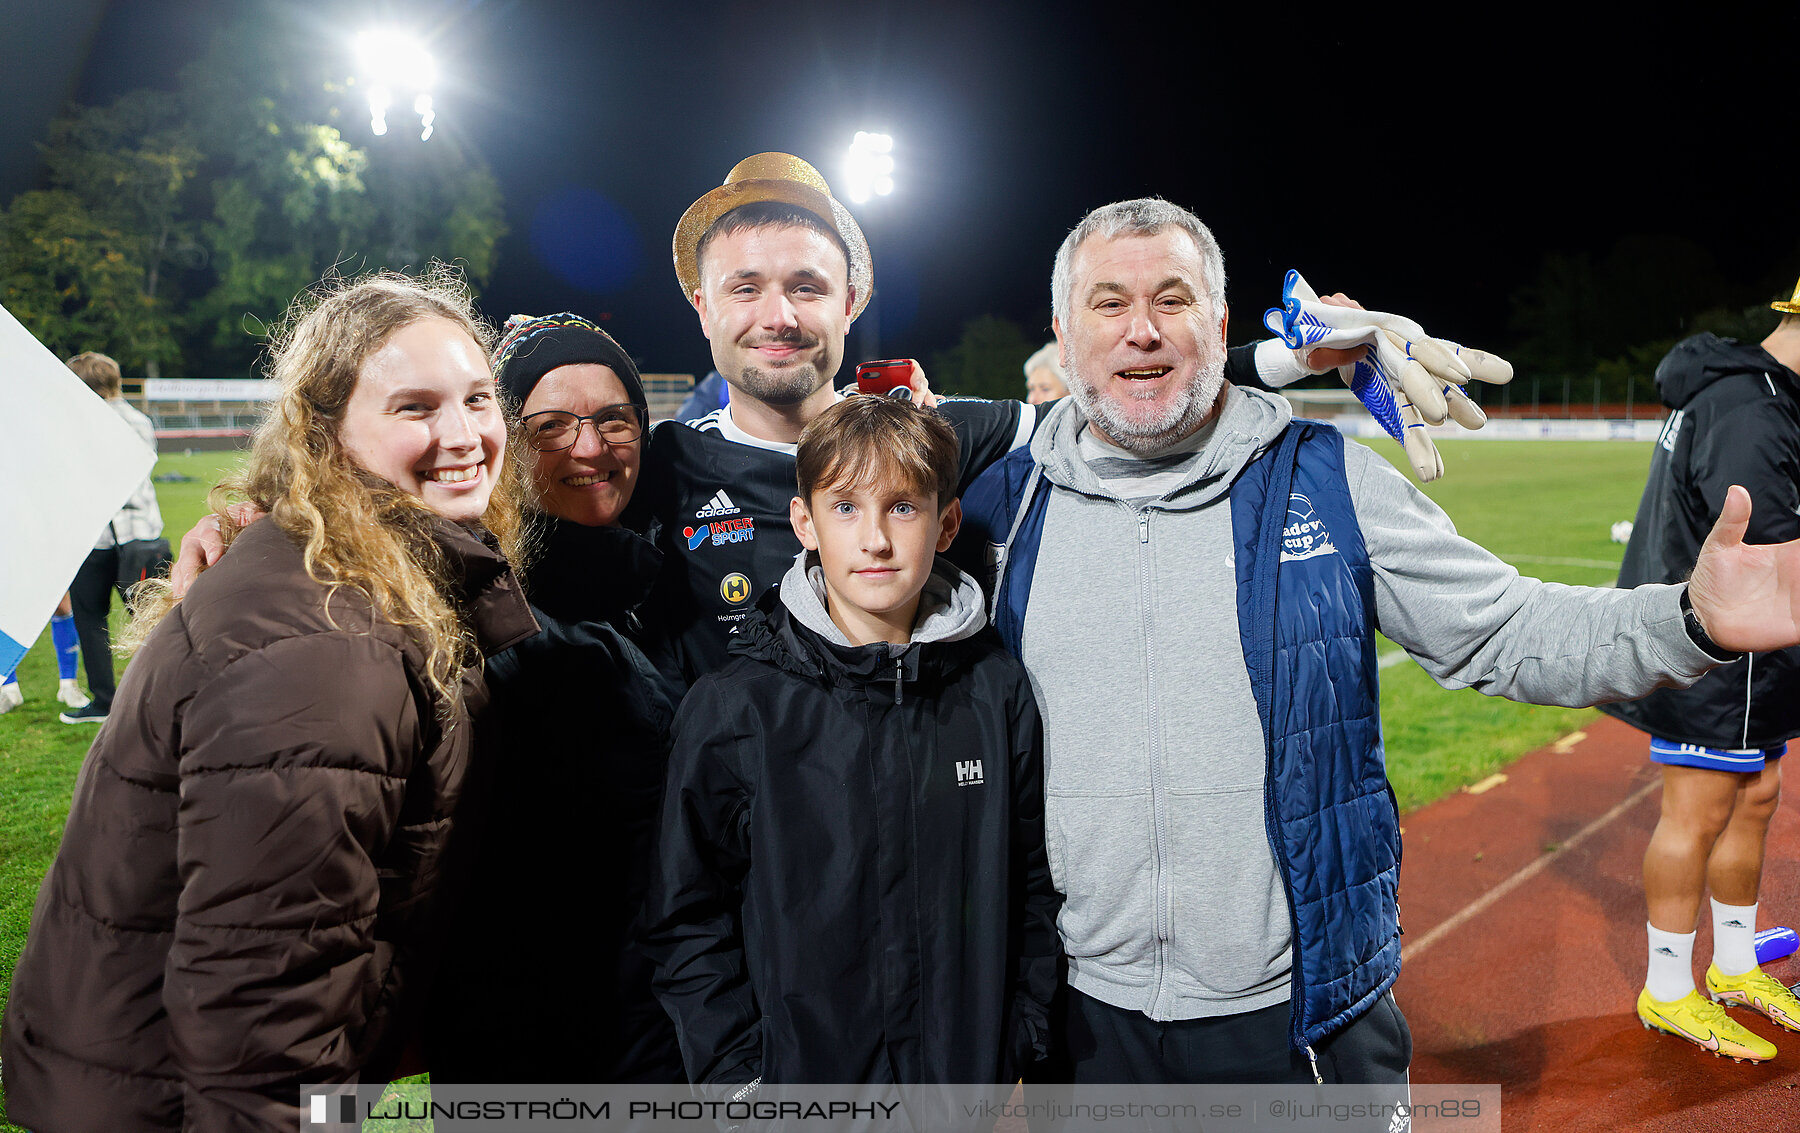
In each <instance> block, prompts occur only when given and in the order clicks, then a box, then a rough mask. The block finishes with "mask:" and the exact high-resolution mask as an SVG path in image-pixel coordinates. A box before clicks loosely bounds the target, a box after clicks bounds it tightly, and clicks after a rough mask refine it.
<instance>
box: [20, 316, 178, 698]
mask: <svg viewBox="0 0 1800 1133" xmlns="http://www.w3.org/2000/svg"><path fill="white" fill-rule="evenodd" d="M155 464H156V454H155V453H154V452H152V451H150V450H149V449H147V448H145V447H144V442H143V440H142V439H141V438H140V437H139V436H138V435H137V434H136V433H135V432H133V431H132V428H131V426H130V425H127V424H126V423H125V421H124V420H123V419H122V418H121V417H120V416H119V415H118V414H117V413H115V412H113V411H112V409H111V408H109V407H108V406H107V404H106V402H105V401H103V400H102V399H101V398H99V397H97V396H95V394H94V392H93V391H92V390H90V389H88V387H87V385H86V383H84V382H83V381H82V380H81V379H80V378H78V377H76V376H75V374H74V372H73V371H71V370H70V369H69V368H68V367H67V366H65V365H63V364H62V362H61V361H60V360H59V359H58V358H57V357H56V355H54V354H52V353H50V351H48V350H46V349H45V348H44V346H43V344H42V343H40V342H38V340H37V339H35V338H33V337H32V336H31V332H30V331H28V330H26V329H25V328H24V327H23V326H20V325H19V320H17V319H15V318H13V317H12V314H11V313H10V312H8V311H7V310H6V308H4V307H0V672H6V671H8V670H10V669H11V668H12V667H13V666H14V665H16V664H18V661H19V658H20V657H23V656H24V655H25V650H26V648H27V647H29V646H30V645H31V643H32V641H33V640H35V639H36V638H37V635H38V634H39V633H41V632H42V631H43V628H44V626H45V625H46V624H47V623H48V622H49V621H50V615H51V614H52V613H54V612H55V610H56V603H57V602H58V601H59V600H61V598H62V595H63V591H65V590H67V589H68V588H69V581H70V580H71V579H73V578H74V577H75V571H76V570H77V569H78V568H79V567H80V566H81V563H82V560H84V559H86V558H87V554H88V552H89V551H91V550H93V549H94V540H96V539H98V538H99V537H100V532H101V531H102V530H103V529H104V528H105V527H106V524H107V521H109V520H110V519H112V517H113V515H114V514H115V513H117V512H118V510H119V508H121V507H123V506H124V504H125V501H126V500H128V499H130V498H131V493H132V491H133V490H134V489H135V488H136V487H137V486H138V485H139V484H141V483H142V482H143V480H144V477H146V476H148V475H150V469H151V468H152V467H153V466H154V465H155Z"/></svg>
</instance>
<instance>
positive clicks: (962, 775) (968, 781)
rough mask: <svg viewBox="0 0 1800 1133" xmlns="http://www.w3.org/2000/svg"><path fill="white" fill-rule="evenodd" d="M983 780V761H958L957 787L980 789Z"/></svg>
mask: <svg viewBox="0 0 1800 1133" xmlns="http://www.w3.org/2000/svg"><path fill="white" fill-rule="evenodd" d="M982 782H983V779H982V778H981V760H979V759H959V760H957V761H956V785H957V786H959V787H979V786H981V784H982Z"/></svg>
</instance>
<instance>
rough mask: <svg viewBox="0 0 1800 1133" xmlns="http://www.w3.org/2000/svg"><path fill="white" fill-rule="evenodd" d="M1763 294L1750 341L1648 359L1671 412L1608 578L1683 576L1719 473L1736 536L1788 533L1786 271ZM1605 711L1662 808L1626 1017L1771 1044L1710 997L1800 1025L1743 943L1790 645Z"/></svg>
mask: <svg viewBox="0 0 1800 1133" xmlns="http://www.w3.org/2000/svg"><path fill="white" fill-rule="evenodd" d="M1770 306H1771V307H1773V308H1774V309H1775V310H1776V311H1779V312H1781V321H1780V323H1778V324H1777V325H1776V327H1775V330H1774V331H1773V332H1772V333H1771V334H1770V335H1769V336H1768V337H1767V338H1765V339H1763V340H1762V342H1761V343H1760V344H1752V343H1740V342H1736V341H1733V340H1732V339H1729V338H1720V337H1718V336H1716V335H1712V334H1698V335H1695V336H1693V337H1692V338H1688V339H1685V340H1684V341H1682V342H1680V343H1679V344H1677V345H1676V347H1675V349H1673V350H1671V351H1670V352H1669V354H1668V357H1666V358H1664V359H1663V360H1662V362H1661V364H1660V365H1658V366H1657V368H1656V385H1657V388H1658V389H1659V390H1660V391H1661V394H1662V400H1663V403H1664V404H1665V405H1667V406H1668V407H1669V410H1670V412H1669V418H1668V421H1667V423H1666V424H1664V426H1663V430H1662V436H1661V438H1660V439H1659V440H1658V442H1657V446H1656V448H1655V449H1654V450H1653V453H1652V456H1651V460H1650V478H1649V482H1648V484H1647V485H1646V486H1645V488H1644V497H1643V500H1642V502H1641V503H1640V504H1639V505H1638V512H1637V519H1636V520H1635V522H1634V524H1633V527H1632V532H1631V541H1630V544H1629V546H1627V547H1626V549H1625V561H1624V564H1623V566H1622V567H1621V568H1620V571H1619V585H1620V586H1623V587H1633V586H1639V585H1643V584H1645V583H1655V582H1679V581H1681V580H1683V579H1685V578H1686V577H1687V576H1688V574H1689V572H1690V571H1692V570H1693V569H1694V559H1695V557H1696V556H1697V555H1698V554H1699V552H1700V547H1701V544H1702V543H1704V542H1705V540H1706V536H1707V532H1708V531H1710V530H1711V529H1712V524H1713V521H1714V520H1715V519H1717V518H1718V515H1719V510H1720V508H1722V507H1723V506H1724V502H1725V492H1726V489H1727V488H1729V487H1730V486H1731V485H1733V484H1742V485H1743V486H1744V487H1746V488H1748V489H1749V491H1750V496H1751V499H1752V501H1753V502H1754V508H1753V510H1752V511H1751V514H1750V528H1749V532H1748V534H1747V535H1746V536H1745V541H1746V542H1749V543H1779V542H1783V541H1786V540H1789V539H1794V538H1797V537H1800V286H1797V287H1796V288H1795V291H1794V296H1793V298H1792V299H1789V300H1786V301H1781V302H1776V303H1772V304H1770ZM1604 711H1606V712H1607V713H1608V714H1610V715H1613V716H1617V717H1618V718H1619V719H1621V720H1623V721H1625V722H1626V723H1628V724H1631V725H1633V726H1634V727H1637V728H1641V729H1643V730H1644V731H1645V732H1648V733H1649V734H1650V737H1651V738H1650V758H1651V759H1652V760H1653V761H1654V762H1656V763H1658V764H1660V765H1661V767H1662V780H1663V792H1662V815H1661V817H1660V818H1659V819H1658V821H1657V824H1656V830H1655V832H1654V833H1652V834H1651V836H1650V845H1649V848H1648V849H1647V850H1645V852H1644V896H1645V898H1646V902H1647V904H1648V906H1649V922H1648V925H1647V934H1648V937H1649V967H1648V972H1647V976H1646V979H1645V982H1644V990H1643V992H1642V993H1640V995H1639V996H1638V1002H1637V1010H1638V1016H1639V1018H1640V1019H1642V1020H1643V1022H1644V1025H1645V1026H1647V1027H1653V1028H1655V1029H1657V1030H1661V1031H1665V1032H1668V1033H1670V1034H1674V1035H1678V1036H1680V1037H1682V1038H1686V1039H1688V1040H1690V1041H1692V1042H1695V1043H1698V1044H1700V1045H1701V1046H1702V1047H1704V1048H1706V1049H1709V1050H1711V1051H1712V1052H1713V1053H1716V1054H1725V1055H1730V1056H1732V1057H1734V1058H1740V1059H1746V1060H1754V1061H1761V1060H1763V1059H1768V1058H1773V1057H1774V1056H1775V1046H1774V1044H1773V1043H1771V1042H1769V1041H1768V1040H1767V1039H1766V1038H1765V1037H1763V1036H1762V1035H1759V1034H1757V1033H1755V1032H1752V1031H1751V1030H1749V1029H1748V1028H1746V1027H1744V1026H1742V1025H1741V1024H1740V1023H1739V1022H1738V1021H1737V1019H1735V1018H1733V1017H1731V1016H1729V1015H1727V1014H1726V1013H1725V1011H1724V1009H1723V1008H1722V1007H1721V1006H1720V1004H1724V1005H1728V1006H1732V1007H1740V1008H1744V1009H1746V1010H1748V1011H1755V1012H1759V1013H1761V1014H1763V1015H1765V1016H1767V1017H1768V1018H1769V1019H1770V1020H1771V1021H1772V1022H1773V1023H1775V1024H1776V1025H1777V1026H1779V1027H1781V1028H1784V1029H1786V1030H1789V1031H1800V1002H1797V1001H1796V1000H1795V998H1794V995H1793V993H1792V992H1790V991H1789V990H1788V989H1787V988H1785V987H1783V986H1782V984H1781V981H1779V980H1777V979H1775V978H1774V977H1773V976H1770V975H1767V974H1765V973H1764V972H1763V971H1762V969H1761V968H1760V967H1759V966H1758V965H1757V961H1756V950H1755V944H1754V937H1755V934H1756V917H1757V890H1758V887H1759V884H1760V882H1761V878H1762V865H1763V842H1764V838H1765V837H1766V836H1767V834H1768V829H1769V820H1770V818H1771V816H1772V815H1773V814H1774V813H1775V807H1776V805H1777V803H1779V802H1780V799H1781V759H1780V757H1781V755H1782V754H1783V753H1784V752H1785V751H1786V750H1787V744H1788V741H1789V740H1791V739H1793V738H1794V737H1796V736H1800V648H1796V649H1780V650H1776V651H1774V652H1769V653H1755V654H1750V655H1738V656H1737V658H1736V660H1734V661H1732V662H1731V663H1729V664H1725V665H1721V666H1719V667H1718V668H1716V669H1714V670H1713V671H1712V672H1711V673H1709V674H1707V675H1706V676H1704V677H1702V678H1700V680H1699V681H1698V682H1697V683H1696V684H1695V685H1694V686H1693V687H1691V688H1687V689H1660V690H1658V691H1656V692H1653V693H1651V694H1650V695H1649V696H1646V697H1644V698H1643V699H1642V700H1635V701H1628V702H1624V703H1620V704H1613V705H1607V706H1605V708H1604ZM1708 891H1710V893H1711V901H1710V904H1711V909H1712V925H1713V955H1712V963H1711V965H1710V966H1709V967H1708V968H1707V971H1706V975H1705V978H1704V984H1705V986H1704V989H1702V988H1700V987H1697V986H1696V984H1695V980H1694V970H1693V949H1694V939H1695V936H1696V931H1695V930H1696V925H1697V923H1698V919H1699V916H1700V908H1701V901H1700V898H1701V895H1702V894H1703V893H1707V892H1708ZM1738 1014H1740V1015H1741V1014H1743V1012H1739V1013H1738ZM1715 1037H1716V1039H1717V1042H1716V1043H1713V1042H1712V1041H1711V1040H1712V1039H1713V1038H1715Z"/></svg>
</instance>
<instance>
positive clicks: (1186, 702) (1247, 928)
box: [1003, 386, 1716, 1020]
mask: <svg viewBox="0 0 1800 1133" xmlns="http://www.w3.org/2000/svg"><path fill="white" fill-rule="evenodd" d="M1291 417H1292V411H1291V410H1290V409H1289V407H1288V404H1287V402H1286V400H1285V399H1283V398H1281V397H1279V396H1276V395H1272V394H1264V393H1261V392H1258V391H1254V390H1245V389H1241V388H1238V387H1235V386H1227V387H1226V396H1225V399H1224V401H1223V402H1222V409H1221V411H1220V413H1219V414H1218V415H1217V416H1216V417H1215V419H1214V420H1213V421H1212V422H1210V423H1209V424H1208V425H1207V426H1206V430H1207V431H1208V433H1207V435H1206V436H1205V437H1204V444H1203V447H1202V448H1201V449H1200V451H1199V453H1198V455H1197V457H1194V458H1193V459H1192V460H1191V461H1189V462H1187V464H1186V471H1185V475H1184V476H1182V477H1181V478H1180V482H1179V483H1178V484H1176V486H1174V487H1172V488H1170V489H1168V490H1166V491H1164V492H1163V493H1162V494H1161V495H1160V496H1159V497H1157V498H1153V499H1149V500H1138V501H1136V502H1130V501H1127V500H1126V499H1124V498H1121V496H1120V495H1118V494H1116V493H1115V492H1114V491H1113V490H1111V489H1110V488H1109V487H1108V485H1107V483H1106V482H1103V479H1102V476H1103V475H1104V474H1109V473H1111V472H1117V471H1119V470H1120V469H1122V468H1124V467H1126V465H1125V464H1115V463H1114V462H1113V460H1112V458H1111V457H1109V456H1107V455H1102V454H1099V453H1096V452H1095V442H1094V441H1092V440H1090V441H1088V443H1087V451H1086V452H1084V451H1083V444H1082V433H1083V431H1084V430H1085V428H1086V422H1085V419H1084V417H1083V416H1082V414H1081V412H1080V410H1079V408H1078V407H1077V406H1076V405H1075V404H1074V399H1072V398H1071V399H1068V400H1065V401H1064V402H1062V403H1061V404H1059V405H1058V406H1057V408H1056V409H1055V410H1054V411H1052V412H1051V414H1050V415H1049V417H1048V418H1047V419H1046V421H1045V422H1044V424H1043V425H1042V426H1041V427H1040V428H1039V430H1038V432H1037V436H1036V437H1035V438H1034V439H1033V441H1032V455H1033V457H1034V458H1035V460H1036V462H1037V463H1038V464H1039V465H1040V466H1041V468H1042V474H1043V477H1044V479H1045V481H1046V484H1045V485H1040V486H1039V489H1038V490H1040V491H1041V490H1046V489H1047V490H1049V491H1051V492H1052V493H1053V494H1052V496H1051V499H1050V503H1049V507H1048V510H1047V513H1046V515H1045V519H1044V531H1043V536H1042V542H1041V545H1040V547H1039V550H1038V558H1037V565H1036V569H1035V572H1034V574H1033V577H1032V580H1031V591H1030V605H1029V607H1028V609H1027V611H1026V616H1025V622H1024V627H1023V660H1024V661H1025V665H1026V668H1027V669H1028V671H1029V672H1030V674H1031V679H1032V684H1033V690H1034V691H1035V692H1036V694H1037V699H1038V704H1039V706H1040V708H1041V710H1042V713H1043V718H1044V728H1045V749H1044V775H1045V795H1046V833H1047V840H1048V845H1049V853H1050V863H1051V868H1052V870H1053V871H1054V873H1055V878H1056V886H1057V888H1058V889H1059V890H1061V891H1062V892H1063V893H1064V894H1065V896H1066V902H1065V904H1064V906H1063V909H1062V913H1061V915H1060V918H1059V921H1058V927H1059V929H1060V931H1061V935H1062V939H1063V945H1064V948H1065V950H1066V951H1067V953H1068V956H1069V981H1070V983H1071V984H1072V985H1073V986H1074V987H1076V988H1077V989H1078V990H1080V991H1082V992H1084V993H1086V994H1088V995H1091V996H1093V997H1094V998H1096V999H1099V1000H1102V1001H1103V1002H1106V1003H1110V1004H1112V1005H1113V1006H1116V1007H1120V1008H1125V1009H1129V1010H1134V1011H1142V1012H1144V1013H1145V1014H1147V1015H1149V1016H1150V1017H1151V1018H1154V1019H1159V1020H1170V1019H1190V1018H1200V1017H1206V1016H1218V1015H1228V1014H1238V1013H1242V1012H1247V1011H1254V1010H1258V1009H1261V1008H1264V1007H1268V1006H1271V1005H1273V1004H1276V1003H1280V1002H1283V1001H1285V1000H1287V999H1288V998H1289V993H1290V986H1289V970H1290V968H1291V953H1290V945H1291V930H1290V923H1291V922H1290V918H1289V913H1288V896H1287V894H1286V892H1285V891H1284V889H1283V885H1282V881H1281V877H1280V874H1279V872H1278V870H1277V867H1276V864H1275V861H1274V856H1273V852H1272V850H1271V848H1270V846H1269V843H1268V835H1267V828H1266V826H1265V823H1264V816H1263V794H1264V789H1265V786H1264V779H1265V769H1266V763H1267V756H1266V749H1265V742H1264V737H1263V732H1262V725H1261V722H1260V720H1259V719H1258V716H1257V710H1256V702H1255V700H1254V698H1253V696H1252V693H1251V689H1250V681H1249V676H1248V673H1247V671H1246V669H1245V666H1244V659H1243V649H1242V645H1241V642H1240V639H1239V631H1238V617H1237V608H1236V600H1237V599H1236V596H1237V585H1236V577H1235V564H1234V562H1233V554H1232V540H1231V508H1230V503H1229V496H1230V492H1231V486H1232V484H1233V482H1234V481H1235V480H1236V479H1237V477H1238V476H1239V475H1240V474H1241V473H1242V472H1243V470H1244V469H1245V468H1246V467H1247V466H1248V465H1249V464H1250V463H1251V462H1252V461H1254V460H1256V459H1258V458H1260V457H1261V456H1262V455H1263V453H1264V451H1265V450H1266V449H1268V448H1269V447H1271V446H1272V445H1273V443H1274V442H1275V440H1276V438H1278V437H1279V436H1280V434H1281V432H1282V430H1283V429H1285V428H1286V427H1287V424H1288V422H1289V420H1290V419H1291ZM1344 447H1345V465H1346V476H1347V479H1348V481H1349V489H1350V495H1351V500H1352V502H1353V506H1354V507H1355V510H1356V515H1357V520H1358V522H1359V525H1360V526H1361V528H1362V533H1363V537H1364V540H1365V542H1366V545H1367V548H1368V553H1369V558H1370V561H1371V564H1372V566H1373V571H1374V579H1375V607H1376V619H1377V624H1378V626H1379V628H1380V629H1381V631H1382V632H1383V633H1384V634H1386V635H1387V636H1388V637H1389V638H1391V639H1393V640H1394V641H1395V642H1396V643H1398V644H1399V645H1401V646H1403V647H1404V648H1405V649H1406V650H1407V651H1408V652H1409V653H1410V654H1411V655H1412V656H1413V658H1414V659H1415V660H1416V661H1418V663H1419V664H1420V665H1422V666H1423V667H1424V668H1425V669H1426V671H1427V672H1429V673H1430V674H1431V676H1432V677H1433V679H1435V680H1436V681H1437V682H1438V683H1439V684H1441V685H1443V686H1444V687H1446V688H1453V689H1454V688H1475V689H1479V690H1480V691H1482V692H1484V693H1487V694H1489V695H1496V696H1506V697H1509V698H1511V699H1514V700H1523V701H1527V702H1531V703H1538V704H1560V705H1569V706H1577V705H1588V704H1593V703H1596V702H1598V701H1603V700H1615V699H1621V698H1626V697H1633V696H1640V695H1642V694H1643V693H1645V692H1648V691H1649V690H1650V689H1652V688H1655V687H1657V686H1658V685H1665V684H1676V685H1685V684H1689V683H1692V681H1694V680H1695V679H1697V678H1698V677H1699V676H1700V675H1701V674H1702V673H1704V672H1705V671H1706V670H1707V669H1708V668H1710V667H1711V666H1712V665H1713V664H1715V663H1716V662H1715V661H1714V659H1712V658H1710V657H1708V656H1707V655H1706V654H1705V653H1703V652H1702V651H1701V650H1700V649H1699V648H1698V647H1696V646H1695V645H1694V644H1693V642H1692V641H1691V640H1690V639H1689V637H1688V635H1687V633H1686V630H1685V629H1684V628H1683V625H1682V615H1681V610H1680V594H1681V587H1679V586H1643V587H1639V588H1638V589H1636V590H1630V591H1621V590H1610V589H1592V588H1586V587H1572V586H1563V585H1558V584H1554V583H1545V582H1540V581H1538V580H1537V579H1532V578H1524V577H1521V576H1520V575H1519V573H1518V572H1517V571H1516V570H1514V569H1513V568H1512V567H1510V566H1508V565H1506V564H1505V563H1503V562H1501V561H1500V560H1499V559H1497V558H1495V557H1494V556H1493V555H1491V554H1489V553H1488V552H1487V551H1485V550H1483V549H1482V548H1480V547H1478V546H1476V545H1475V544H1474V543H1471V542H1469V541H1468V540H1466V539H1463V538H1462V537H1460V536H1458V535H1457V534H1456V529H1455V527H1454V526H1453V525H1452V524H1451V522H1450V519H1449V517H1448V516H1446V515H1445V514H1444V513H1443V511H1442V510H1441V509H1440V508H1438V507H1437V505H1436V504H1434V503H1432V502H1431V500H1430V499H1429V498H1427V497H1426V496H1425V495H1424V494H1423V493H1422V492H1420V491H1419V490H1418V489H1417V488H1415V487H1414V486H1413V485H1412V484H1411V483H1410V482H1409V481H1407V480H1406V478H1405V477H1403V476H1402V475H1401V474H1400V473H1399V472H1397V471H1395V469H1394V468H1393V467H1392V466H1391V465H1390V464H1388V462H1387V461H1385V460H1383V459H1382V458H1381V457H1380V456H1378V455H1376V454H1375V453H1374V452H1373V451H1371V450H1369V449H1368V448H1366V447H1364V446H1363V445H1361V444H1358V443H1356V442H1354V441H1345V443H1344ZM1126 463H1127V464H1128V463H1129V462H1126ZM1154 463H1160V464H1163V465H1169V466H1176V467H1179V466H1180V465H1181V458H1180V457H1166V458H1160V460H1158V461H1155V462H1154ZM1109 478H1110V477H1109ZM1113 482H1114V483H1120V482H1121V481H1119V480H1116V479H1115V480H1113ZM1003 561H1005V560H1004V559H1003ZM1276 789H1277V790H1279V789H1280V785H1279V784H1277V786H1276Z"/></svg>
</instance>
